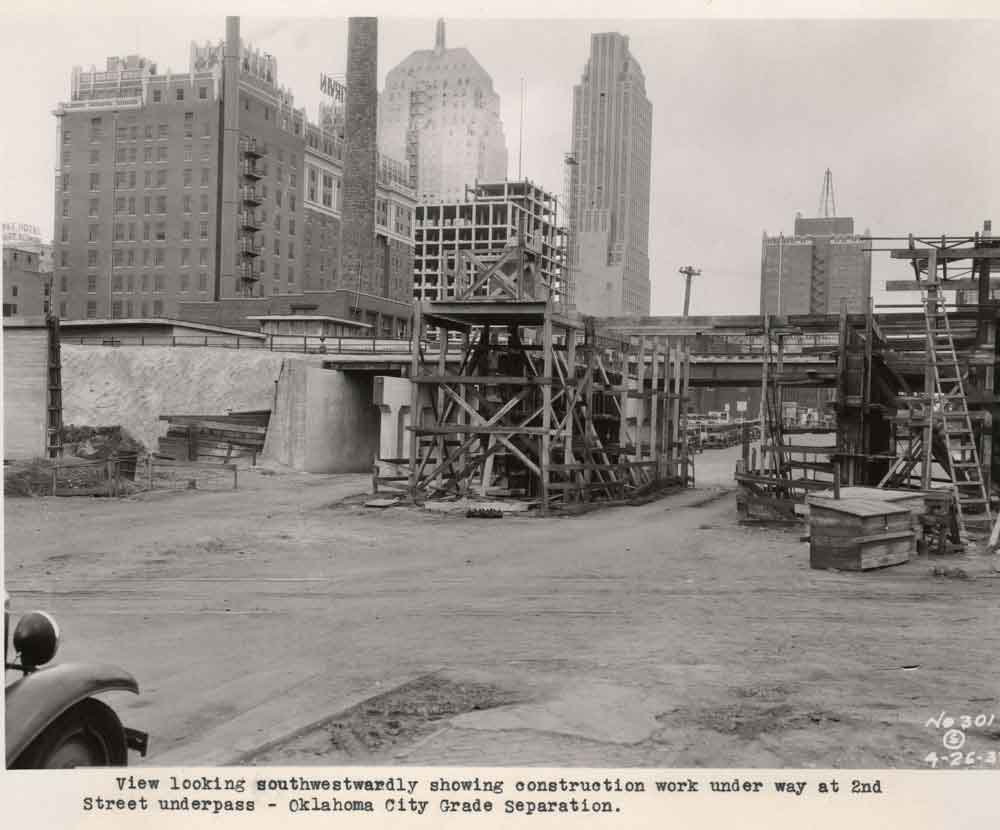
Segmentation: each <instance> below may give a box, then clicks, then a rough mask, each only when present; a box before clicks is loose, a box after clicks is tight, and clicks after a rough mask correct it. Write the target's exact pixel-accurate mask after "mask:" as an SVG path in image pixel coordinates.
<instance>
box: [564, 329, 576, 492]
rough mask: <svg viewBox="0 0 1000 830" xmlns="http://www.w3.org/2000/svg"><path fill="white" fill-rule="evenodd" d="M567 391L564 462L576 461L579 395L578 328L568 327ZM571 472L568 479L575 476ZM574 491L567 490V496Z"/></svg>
mask: <svg viewBox="0 0 1000 830" xmlns="http://www.w3.org/2000/svg"><path fill="white" fill-rule="evenodd" d="M565 332H566V393H565V395H564V398H565V403H566V426H565V429H564V430H563V464H573V463H575V460H576V458H575V456H574V455H573V420H574V419H573V408H574V407H575V406H576V401H577V397H578V396H579V392H580V390H579V387H578V386H577V379H576V329H574V328H571V327H568V326H567V327H566V329H565ZM573 475H574V474H573V473H572V472H569V473H568V474H567V476H566V478H567V479H570V478H572V477H573ZM571 492H572V491H570V490H567V491H566V494H567V497H568V496H569V494H570V493H571Z"/></svg>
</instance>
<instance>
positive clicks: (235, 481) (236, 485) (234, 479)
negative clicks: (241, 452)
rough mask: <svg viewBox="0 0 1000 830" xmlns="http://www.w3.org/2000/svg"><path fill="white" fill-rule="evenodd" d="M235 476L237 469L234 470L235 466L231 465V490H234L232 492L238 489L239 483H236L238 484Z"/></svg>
mask: <svg viewBox="0 0 1000 830" xmlns="http://www.w3.org/2000/svg"><path fill="white" fill-rule="evenodd" d="M237 474H238V473H237V468H236V465H235V464H233V489H234V490H238V489H239V483H238V482H237V480H236V476H237Z"/></svg>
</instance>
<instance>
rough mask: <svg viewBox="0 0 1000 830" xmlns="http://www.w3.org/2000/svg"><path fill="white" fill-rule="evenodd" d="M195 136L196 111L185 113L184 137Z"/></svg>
mask: <svg viewBox="0 0 1000 830" xmlns="http://www.w3.org/2000/svg"><path fill="white" fill-rule="evenodd" d="M193 137H194V113H193V112H186V113H184V138H193Z"/></svg>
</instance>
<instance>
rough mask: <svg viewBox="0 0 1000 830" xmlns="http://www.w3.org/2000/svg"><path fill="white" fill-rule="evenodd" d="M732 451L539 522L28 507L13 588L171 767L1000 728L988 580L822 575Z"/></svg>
mask: <svg viewBox="0 0 1000 830" xmlns="http://www.w3.org/2000/svg"><path fill="white" fill-rule="evenodd" d="M738 453H739V450H738V448H733V449H731V450H719V451H710V452H706V453H704V454H702V455H699V456H698V478H699V487H698V489H697V490H695V491H689V492H684V493H680V494H677V495H673V496H670V497H667V498H664V499H661V500H659V501H655V502H652V503H650V504H646V505H643V506H641V507H621V508H614V509H608V510H603V511H596V512H593V513H589V514H587V515H583V516H576V517H572V518H550V519H544V520H543V519H538V518H533V517H527V516H520V515H509V516H505V517H504V518H503V519H499V520H490V521H484V520H482V519H470V518H465V516H464V514H460V515H447V514H436V513H431V512H428V511H420V510H414V509H410V508H389V509H382V510H374V509H366V508H364V507H363V501H364V499H362V498H359V496H360V495H361V494H362V493H364V492H366V491H367V488H368V486H369V484H370V480H369V479H368V478H367V477H364V476H307V475H297V474H280V475H262V474H252V473H249V474H247V475H245V476H243V477H241V482H240V490H238V491H236V492H218V493H205V492H180V493H171V494H164V495H158V496H150V497H144V498H136V499H130V500H121V501H117V500H110V499H69V498H61V499H52V498H39V499H17V500H9V501H7V502H6V504H5V518H6V565H5V568H6V576H7V584H8V589H9V590H10V592H11V594H12V597H13V603H14V606H15V608H20V609H21V610H25V609H27V608H31V607H44V608H46V609H48V610H50V611H52V612H54V613H55V615H56V616H57V618H58V619H59V620H60V623H61V625H62V628H63V630H64V632H65V638H64V644H63V647H62V650H61V659H63V660H71V659H89V660H101V661H111V662H116V663H119V664H121V665H123V666H125V667H127V668H128V669H129V670H131V671H132V672H133V673H134V674H135V675H136V677H137V678H138V680H139V682H140V685H141V686H142V696H141V697H139V698H138V699H136V698H133V697H131V696H128V695H125V696H121V697H116V698H115V699H114V700H113V703H115V704H116V705H117V706H118V707H119V708H120V709H121V711H122V713H123V715H124V720H125V721H126V723H127V724H130V725H133V726H135V727H137V728H141V729H145V730H148V731H149V732H150V733H151V748H152V751H151V755H150V758H149V759H148V762H149V763H152V764H156V765H159V764H185V765H188V764H191V765H193V764H208V765H211V764H223V763H227V762H233V761H235V760H242V761H244V762H251V763H268V764H288V763H296V764H299V763H302V764H342V763H357V764H362V763H364V764H368V763H380V764H418V765H439V764H443V765H451V764H457V765H469V764H477V765H479V764H487V765H492V764H497V765H542V764H544V765H560V766H564V765H565V766H632V765H639V766H658V767H671V766H681V767H703V766H711V767H874V768H882V767H915V768H919V767H923V766H924V760H923V759H924V758H925V756H926V755H927V754H928V753H929V752H931V751H934V750H936V751H938V752H943V750H942V743H941V734H940V730H938V729H936V728H934V727H928V726H927V725H926V722H927V719H928V718H930V717H933V716H937V715H939V714H940V712H941V711H942V710H947V711H948V712H949V713H955V714H961V713H970V714H976V713H980V712H982V713H995V714H996V715H997V716H998V717H997V718H996V722H1000V701H998V693H1000V682H998V681H1000V668H998V666H997V662H996V659H995V658H996V654H997V652H998V647H1000V625H998V623H1000V611H998V603H997V599H998V597H997V588H998V586H1000V581H998V579H996V578H993V576H992V575H991V573H992V572H991V571H990V570H989V569H988V568H978V567H976V565H977V564H978V563H977V562H972V563H967V565H966V568H965V570H966V572H967V575H968V577H969V578H964V579H949V578H943V577H935V576H933V575H932V570H933V567H934V566H935V565H940V564H941V562H940V560H927V559H921V560H915V561H912V562H910V563H907V564H905V565H902V566H898V567H894V568H888V569H885V570H882V571H875V572H869V573H865V574H855V573H838V572H827V571H814V570H810V568H809V566H808V546H807V545H806V544H804V543H803V542H802V541H801V540H800V537H801V535H802V531H801V530H780V529H769V528H760V527H745V526H741V525H739V524H738V522H737V516H736V508H735V495H734V493H733V491H732V489H731V484H730V481H731V478H730V477H731V471H732V469H733V464H734V462H735V459H736V458H737V456H738ZM996 722H995V723H994V725H992V726H990V727H986V728H983V729H980V730H979V731H976V730H972V731H970V732H968V733H967V736H968V745H967V748H968V749H976V750H979V751H982V752H986V751H989V750H993V751H996V750H1000V723H996ZM973 744H975V746H973Z"/></svg>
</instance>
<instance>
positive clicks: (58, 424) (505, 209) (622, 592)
mask: <svg viewBox="0 0 1000 830" xmlns="http://www.w3.org/2000/svg"><path fill="white" fill-rule="evenodd" d="M365 20H367V21H368V22H367V23H366V24H365V25H366V26H367V28H364V27H361V28H362V29H363V31H362V34H363V35H364V37H359V38H357V41H356V42H355V45H357V43H362V44H363V43H364V42H369V43H370V42H374V41H375V40H376V39H377V29H376V28H375V26H374V24H373V23H372V22H371V21H372V20H373V19H365ZM366 39H367V40H366ZM443 40H444V34H443V26H441V27H439V35H438V43H439V46H440V50H439V54H441V53H443V49H444V42H443ZM227 43H229V44H230V46H233V45H234V44H235V47H239V43H240V42H239V27H238V21H235V19H233V18H231V19H230V20H229V21H227ZM227 50H228V51H226V53H225V54H226V60H227V61H232V65H233V66H235V65H236V58H235V51H233V49H229V47H227ZM357 54H360V55H361V58H363V59H364V60H361V59H360V58H359V60H358V63H359V64H364V65H365V66H366V67H367V68H366V70H365V71H366V72H367V73H368V75H367V76H366V77H367V82H366V83H367V86H365V84H360V83H359V84H355V90H354V92H352V90H351V88H350V86H349V87H348V91H347V94H348V95H351V94H356V91H357V89H358V88H366V89H368V90H369V93H370V92H371V91H372V90H377V84H376V83H375V81H376V77H375V60H374V56H373V55H372V54H364V53H363V50H361V49H360V47H358V53H357ZM268 57H269V56H268ZM359 71H360V70H359ZM366 105H367V108H368V115H369V118H368V122H367V124H366V126H365V130H364V131H363V132H366V134H367V135H368V138H367V144H364V145H363V146H362V143H358V144H357V145H354V144H351V141H353V140H354V139H353V138H350V137H349V138H350V140H349V141H348V143H347V146H348V148H349V150H350V152H348V153H347V156H351V155H352V153H353V154H355V155H365V158H364V159H362V162H365V164H367V163H368V162H374V160H375V159H376V157H377V156H376V149H375V143H374V134H375V133H374V130H375V118H374V101H373V97H372V95H371V94H369V96H368V99H367V103H366ZM227 106H229V105H228V104H227ZM350 106H351V103H350V99H349V103H348V118H347V121H348V122H349V123H350V121H351V119H350V117H349V116H350V112H351V110H350ZM232 108H233V109H234V110H236V109H238V107H237V105H236V103H235V102H233V103H232ZM230 115H232V113H230ZM230 120H231V121H232V120H233V119H232V118H231V119H230ZM267 129H270V126H269V127H267ZM275 129H277V128H275ZM238 133H239V129H235V131H233V134H232V135H229V134H228V133H227V141H228V142H229V143H230V144H231V145H232V146H233V147H236V148H238V147H240V146H245V145H241V144H240V142H239V141H238V140H237V139H238ZM240 140H241V141H242V139H240ZM253 146H254V147H255V148H256V147H257V145H256V144H254V145H253ZM359 147H360V149H358V148H359ZM362 151H364V152H363V153H362ZM256 153H257V151H256V149H255V150H254V155H255V159H254V160H253V161H254V164H251V165H250V167H251V168H253V169H254V170H256V167H255V163H256ZM365 159H367V161H365ZM239 162H240V164H241V165H243V164H244V163H245V162H246V159H243V158H240V159H239ZM574 163H575V162H574ZM371 167H372V169H374V164H372V165H371ZM363 168H364V169H367V168H366V167H365V166H364V165H363V164H361V163H360V162H359V163H358V165H357V169H356V170H353V171H351V172H350V173H349V174H345V181H348V180H350V181H348V184H350V186H351V187H352V188H354V190H355V191H357V192H356V193H355V195H357V200H358V204H360V205H361V207H360V208H358V210H357V216H353V217H351V220H350V221H351V222H356V224H357V226H358V228H359V229H355V230H354V231H352V232H351V233H350V234H348V233H342V234H341V237H342V239H348V237H350V239H349V240H348V242H349V245H348V242H345V247H349V248H350V250H349V251H348V253H349V254H350V257H353V258H354V259H353V260H352V262H354V261H355V260H356V262H355V265H356V267H357V273H358V274H359V275H360V274H361V273H362V272H364V274H366V275H367V276H366V279H369V278H370V281H371V284H372V285H374V284H375V281H376V280H375V275H376V274H377V272H378V268H381V269H382V271H381V274H382V276H383V277H384V278H385V280H386V281H388V279H389V276H390V271H389V264H388V263H389V262H390V261H391V257H390V253H389V251H390V249H389V247H388V242H385V245H384V246H383V247H385V251H383V253H382V254H381V256H382V257H383V258H382V259H381V260H377V259H376V250H378V249H379V248H378V246H381V245H383V242H381V241H379V242H377V243H376V240H377V239H387V237H385V235H384V234H383V236H381V237H379V236H378V235H377V233H376V225H375V218H374V213H375V210H374V206H375V184H374V182H373V181H367V182H366V181H361V180H362V179H363V176H362V175H361V173H360V172H358V171H361V170H362V169H363ZM235 169H237V168H235V167H234V170H235ZM239 169H245V168H244V167H241V168H239ZM355 174H356V178H357V180H358V181H357V182H355V181H353V180H352V179H351V176H353V175H355ZM254 175H256V173H255V174H254ZM575 175H576V174H575V173H574V176H575ZM293 180H294V174H293ZM574 181H575V179H574ZM359 182H360V183H359ZM827 182H828V183H829V186H830V187H831V188H832V181H830V174H829V171H828V172H827ZM826 184H827V183H825V185H824V186H825V187H826ZM221 187H222V185H220V192H221ZM235 187H236V185H235V184H233V188H235ZM345 187H347V185H345ZM468 190H469V192H471V193H472V197H471V198H470V199H469V200H467V202H466V203H464V204H462V205H460V206H457V207H456V206H454V205H451V204H450V203H445V202H442V204H441V205H437V206H434V205H427V206H424V211H423V213H421V214H419V215H420V216H421V219H422V220H424V221H426V223H427V224H426V226H424V227H422V229H421V231H420V233H421V234H423V236H422V239H423V244H424V245H425V246H426V247H425V248H423V249H421V250H420V252H419V254H418V257H417V260H416V263H417V264H416V267H417V268H418V269H419V273H420V275H421V276H420V280H422V282H421V281H417V282H416V283H414V284H415V285H416V286H417V288H418V294H417V297H416V298H415V300H414V302H413V303H412V306H409V305H406V308H408V309H410V310H409V312H408V316H407V314H405V313H403V312H401V311H400V310H399V309H400V307H401V306H403V305H404V304H403V303H402V301H399V300H394V301H393V302H394V303H395V305H394V307H393V308H392V309H390V310H391V314H390V312H389V311H385V310H384V309H383V308H382V306H378V307H377V308H379V309H382V310H368V311H365V310H364V309H362V307H361V304H362V302H367V300H363V299H362V292H361V290H360V288H358V290H357V291H356V292H355V294H354V300H353V302H354V306H352V307H351V309H350V310H351V312H352V313H355V312H356V313H357V316H356V317H353V318H351V319H347V318H346V317H340V316H335V315H333V314H332V313H327V310H328V309H327V310H324V307H322V306H321V303H322V302H323V301H322V300H319V299H315V298H313V299H311V300H310V302H312V303H313V304H312V305H309V304H308V303H305V301H304V300H301V298H300V300H299V301H296V302H292V301H291V300H288V301H287V305H288V307H287V308H285V307H282V306H280V305H277V303H278V301H275V300H273V299H269V298H266V297H264V296H263V295H261V296H256V295H255V296H248V297H246V298H242V297H241V298H229V299H230V300H231V302H230V303H229V305H226V302H227V301H226V300H224V299H222V300H219V299H217V300H216V301H215V305H214V306H213V307H212V308H211V309H209V311H210V312H211V314H212V315H215V316H213V317H212V322H211V323H207V322H204V320H202V321H201V322H199V321H197V320H194V319H184V318H181V317H178V318H177V319H168V318H157V319H154V318H149V319H124V318H121V319H119V318H115V317H112V318H109V319H97V318H95V319H87V320H60V319H59V317H58V315H56V314H54V313H48V314H46V315H45V316H43V317H37V318H28V319H20V320H9V321H8V320H6V319H5V322H4V330H3V333H4V360H5V367H4V368H5V372H4V400H5V406H4V412H5V425H4V442H5V443H4V446H5V483H6V491H5V492H6V494H7V496H6V498H5V503H4V510H5V580H6V584H7V585H8V586H10V590H11V593H12V595H13V596H14V598H15V600H16V601H17V602H18V603H20V604H21V606H22V607H27V606H30V607H35V606H37V607H44V608H45V609H46V610H47V611H51V612H52V613H53V614H54V615H55V616H56V617H57V618H58V619H59V620H60V624H61V625H64V626H65V627H66V629H67V630H69V631H72V632H73V637H72V638H67V640H66V642H65V643H64V645H63V646H62V647H61V651H60V659H63V660H66V661H72V660H79V661H94V662H101V663H103V662H107V663H114V664H121V665H124V666H127V667H128V670H129V671H130V672H132V673H133V674H134V675H135V676H136V677H137V678H139V682H140V684H141V689H142V692H141V696H139V697H133V696H123V697H124V698H126V699H121V700H116V702H115V706H116V709H117V710H118V711H120V712H121V713H123V716H126V717H127V718H128V719H129V721H130V722H134V723H138V724H139V725H140V726H141V728H142V730H144V731H145V732H148V734H149V736H150V747H151V748H150V752H149V756H148V758H146V760H145V763H147V764H151V765H155V766H171V765H192V766H193V765H199V766H211V765H230V766H231V765H258V764H259V765H275V766H277V765H310V764H312V765H326V766H333V765H348V764H358V765H398V764H413V765H418V766H433V765H442V766H443V765H469V766H473V765H475V766H493V765H496V766H504V765H519V766H529V765H544V766H579V767H619V766H644V767H659V768H665V767H687V768H694V767H770V768H774V767H819V768H883V767H898V768H926V767H927V766H928V763H929V762H928V760H927V759H928V757H930V755H934V757H935V758H937V755H936V754H935V753H936V752H940V747H941V740H942V738H941V735H940V734H939V731H938V727H932V726H929V725H928V724H929V719H933V718H934V717H937V716H939V715H941V713H942V710H944V709H948V710H949V711H954V712H956V713H966V712H970V713H984V717H985V716H986V715H990V714H991V713H993V712H994V711H995V710H996V709H997V707H998V706H1000V700H998V698H997V684H998V682H1000V672H998V669H997V668H996V660H995V659H994V655H995V654H996V651H997V648H998V647H1000V626H997V624H996V623H997V621H998V612H997V602H996V589H997V586H998V585H1000V582H998V579H1000V558H998V555H997V549H998V542H1000V441H995V440H994V439H995V437H997V438H1000V435H998V433H997V430H998V429H1000V420H998V418H1000V408H998V407H1000V396H998V394H997V391H996V389H995V386H996V379H997V354H998V348H1000V344H998V325H1000V301H998V300H996V299H994V294H995V292H996V289H997V286H998V282H997V280H996V278H995V277H994V276H993V275H992V263H993V261H994V260H1000V240H997V239H994V238H993V236H992V232H991V231H992V229H991V226H990V223H989V222H986V223H984V225H983V227H982V229H981V230H979V231H973V232H970V233H969V234H967V235H948V234H945V235H926V234H910V233H907V232H905V231H903V232H901V233H899V234H897V235H888V236H878V235H873V234H870V233H867V232H866V233H865V234H857V235H856V234H854V232H853V220H845V219H844V218H843V217H838V216H837V215H836V212H835V209H833V210H830V211H827V210H825V208H824V206H823V204H822V203H821V211H820V214H821V215H820V216H817V217H813V218H803V217H797V220H796V225H797V229H796V234H795V236H794V237H789V238H787V239H785V238H784V237H782V238H780V239H779V241H778V242H777V243H776V244H775V243H774V238H770V237H767V236H766V235H765V239H764V250H763V253H762V265H761V308H760V313H755V314H742V315H717V316H709V315H701V316H693V315H691V314H690V292H691V291H692V282H693V279H694V278H695V277H697V276H699V275H700V271H699V270H698V269H696V268H694V267H693V266H686V267H684V268H681V269H680V274H681V275H683V277H684V283H683V285H684V287H685V298H684V304H683V308H684V313H683V314H682V315H679V316H670V317H663V316H652V315H648V314H636V313H627V314H622V315H619V316H608V315H603V316H602V315H594V314H586V313H582V312H581V311H580V309H579V308H578V306H577V305H576V303H575V298H574V293H573V288H574V286H573V273H572V268H571V267H570V265H569V263H571V262H572V261H574V259H573V257H572V256H570V255H568V254H567V252H566V246H567V244H569V245H570V246H572V244H573V239H572V232H571V230H569V229H567V227H563V226H562V225H560V224H559V220H558V217H557V216H556V211H555V203H554V200H551V199H550V197H549V194H547V193H546V192H545V191H544V190H542V189H541V188H539V187H536V186H535V185H534V184H532V183H530V182H529V181H528V180H526V179H525V180H524V181H518V182H508V183H504V184H503V186H502V187H495V186H492V185H484V184H481V183H480V184H477V187H476V188H475V189H474V190H473V189H468ZM235 192H236V191H235V189H234V193H235ZM358 194H360V195H358ZM831 199H832V192H831ZM254 200H256V196H254ZM233 204H236V201H235V200H234V201H233ZM257 204H259V203H258V202H256V201H254V204H250V205H245V204H244V205H242V206H241V208H240V209H241V210H242V211H245V212H244V213H240V214H239V216H243V217H246V219H247V221H248V222H250V224H251V225H252V226H253V227H256V224H257V222H256V214H255V212H254V208H255V206H256V205H257ZM515 207H516V208H517V209H516V210H515ZM647 208H648V205H647ZM346 213H347V209H346V208H345V216H346ZM595 216H596V214H595ZM598 218H599V217H598ZM572 219H573V216H572V212H570V215H569V216H568V217H566V221H567V224H568V226H570V227H571V226H572V224H573V222H572ZM227 221H235V220H232V217H230V218H229V219H228V220H227ZM241 221H242V220H241ZM346 222H347V220H345V223H346ZM594 224H595V226H596V225H597V224H599V223H598V222H597V219H595V220H594ZM473 226H474V227H473ZM293 227H294V226H293ZM232 230H233V235H234V238H235V235H236V229H235V227H234V228H233V229H232ZM206 232H207V231H206ZM396 241H397V242H398V240H396ZM463 241H467V242H468V244H464V245H463V244H461V243H462V242H463ZM253 244H254V245H256V243H253ZM275 245H276V246H277V242H275ZM838 246H839V247H838ZM254 251H256V248H254ZM341 254H342V259H344V258H345V257H344V252H343V251H342V252H341ZM258 255H259V254H258V253H254V254H253V256H254V257H256V256H258ZM772 255H773V256H772ZM234 256H235V254H234ZM836 256H843V257H846V258H847V259H845V260H843V262H847V261H848V259H849V260H850V263H852V264H849V265H844V264H840V265H837V266H834V264H833V263H834V259H835V257H836ZM774 257H776V259H775V258H774ZM874 258H878V259H879V261H880V263H882V264H888V265H891V266H892V267H893V268H895V269H897V270H898V272H899V278H893V279H889V280H888V281H887V282H885V285H884V288H885V290H886V292H889V293H890V294H891V295H892V296H898V297H899V298H900V302H898V303H895V302H886V303H882V304H879V305H877V304H876V301H875V299H874V297H875V296H876V295H877V294H880V293H882V292H881V291H880V290H879V289H881V288H882V287H883V286H873V285H872V277H871V260H872V259H874ZM806 260H808V261H809V263H810V265H809V268H811V271H810V272H809V274H810V275H809V277H808V278H804V279H803V280H800V281H799V282H798V283H796V281H795V280H794V279H792V277H791V276H790V274H791V269H792V267H793V265H794V263H795V262H796V261H803V262H804V261H806ZM377 262H379V263H381V264H380V265H377V264H376V263H377ZM816 262H819V263H820V266H816V265H815V263H816ZM397 265H398V262H397ZM605 265H606V263H605ZM772 266H773V267H772ZM602 267H604V266H602ZM275 268H277V266H275ZM852 269H853V270H852ZM254 273H256V272H254ZM275 273H277V271H275ZM393 273H395V272H393ZM817 275H818V276H817ZM845 275H846V276H845ZM657 278H659V277H657ZM755 278H756V277H755V275H749V277H748V279H750V280H752V279H755ZM394 279H395V277H394ZM810 280H812V282H811V283H810ZM837 280H840V281H841V282H840V283H838V282H837ZM359 282H360V277H359ZM387 284H388V283H387ZM607 284H608V285H610V283H607ZM677 284H678V285H679V284H680V281H677ZM317 293H319V292H317ZM348 293H350V292H348ZM633 293H634V294H636V295H638V294H639V293H640V292H638V291H635V292H633ZM109 296H110V295H109ZM307 299H308V298H307ZM376 299H378V298H376ZM382 299H385V298H382ZM633 299H634V298H633ZM282 302H284V301H282ZM272 303H274V305H272ZM265 304H267V305H266V307H265ZM796 304H799V305H796ZM387 307H388V306H386V308H387ZM371 309H376V305H375V304H373V305H372V306H371ZM248 312H249V313H248ZM362 313H365V314H368V315H369V317H366V318H365V319H366V320H367V319H370V320H371V322H364V321H362V318H361V314H362ZM207 314H208V312H206V315H207ZM205 319H208V317H207V316H206V317H205ZM234 321H235V322H234ZM247 321H250V322H247ZM964 734H965V738H966V739H967V740H968V741H969V744H970V746H971V745H973V744H974V745H975V747H974V748H975V749H976V750H977V751H981V752H982V753H983V754H982V755H979V756H976V757H977V758H978V760H977V762H976V765H978V766H985V765H990V764H992V765H993V766H995V762H996V748H997V745H998V741H1000V730H998V729H997V728H996V727H995V726H994V721H993V718H992V717H990V718H989V720H988V723H987V724H986V725H985V726H982V727H980V726H979V725H978V721H976V725H974V726H971V727H970V728H969V729H966V730H965V733H964ZM989 752H992V756H991V757H992V758H993V761H992V762H990V761H983V760H982V759H983V758H986V757H989V756H988V753H989ZM934 763H935V765H936V764H937V763H938V762H937V760H935V762H934ZM963 764H964V765H965V766H969V765H971V764H969V763H967V762H963Z"/></svg>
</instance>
